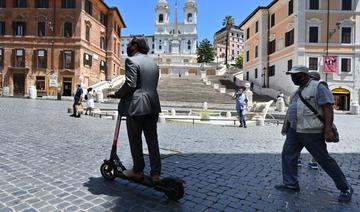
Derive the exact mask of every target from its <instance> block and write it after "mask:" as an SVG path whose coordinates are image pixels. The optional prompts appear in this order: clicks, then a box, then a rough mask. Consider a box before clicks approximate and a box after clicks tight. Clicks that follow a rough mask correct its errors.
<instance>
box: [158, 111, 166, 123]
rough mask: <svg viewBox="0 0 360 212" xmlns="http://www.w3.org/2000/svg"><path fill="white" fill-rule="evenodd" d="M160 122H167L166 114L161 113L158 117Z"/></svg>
mask: <svg viewBox="0 0 360 212" xmlns="http://www.w3.org/2000/svg"><path fill="white" fill-rule="evenodd" d="M158 123H162V124H163V123H166V119H165V116H164V114H162V113H161V114H160V115H159V119H158Z"/></svg>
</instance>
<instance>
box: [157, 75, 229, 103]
mask: <svg viewBox="0 0 360 212" xmlns="http://www.w3.org/2000/svg"><path fill="white" fill-rule="evenodd" d="M158 93H159V96H160V100H161V101H169V102H198V103H202V102H208V103H211V104H234V100H233V99H232V98H231V96H229V95H226V94H221V93H219V91H215V90H214V89H213V87H212V86H207V85H205V84H204V83H203V82H202V81H201V79H200V78H198V77H181V78H179V77H162V78H160V80H159V86H158Z"/></svg>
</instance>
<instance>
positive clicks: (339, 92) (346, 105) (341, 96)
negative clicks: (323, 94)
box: [332, 88, 350, 111]
mask: <svg viewBox="0 0 360 212" xmlns="http://www.w3.org/2000/svg"><path fill="white" fill-rule="evenodd" d="M332 93H333V95H334V99H335V104H334V106H335V109H336V110H344V111H349V110H350V91H349V90H347V89H344V88H335V89H334V90H332Z"/></svg>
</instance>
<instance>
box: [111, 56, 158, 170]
mask: <svg viewBox="0 0 360 212" xmlns="http://www.w3.org/2000/svg"><path fill="white" fill-rule="evenodd" d="M158 79H159V67H158V66H157V65H156V64H155V63H154V61H153V60H152V59H151V58H150V57H148V56H146V55H144V54H136V55H135V56H133V57H131V58H128V59H126V61H125V83H124V85H123V86H122V87H121V88H120V89H119V90H118V91H117V92H116V93H115V96H116V97H117V98H121V100H120V103H119V107H118V111H119V115H121V116H126V117H127V118H126V126H127V131H128V137H129V142H130V149H131V154H132V158H133V162H134V167H133V170H134V171H135V172H139V171H143V169H144V166H145V163H144V156H143V152H142V140H141V134H142V132H144V135H145V138H146V143H147V145H148V149H149V155H150V165H151V174H152V175H155V174H160V172H161V162H160V153H159V145H158V136H157V120H158V117H159V113H160V112H161V107H160V100H159V95H158V93H157V90H156V89H157V85H158Z"/></svg>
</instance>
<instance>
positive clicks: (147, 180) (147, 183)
mask: <svg viewBox="0 0 360 212" xmlns="http://www.w3.org/2000/svg"><path fill="white" fill-rule="evenodd" d="M118 177H119V178H121V179H124V180H128V181H131V182H134V183H140V184H142V185H144V186H148V187H155V186H157V185H158V184H154V183H153V182H152V181H151V178H150V177H149V176H147V175H144V178H143V179H142V180H137V179H134V178H129V177H126V176H125V175H124V174H123V173H118Z"/></svg>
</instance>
